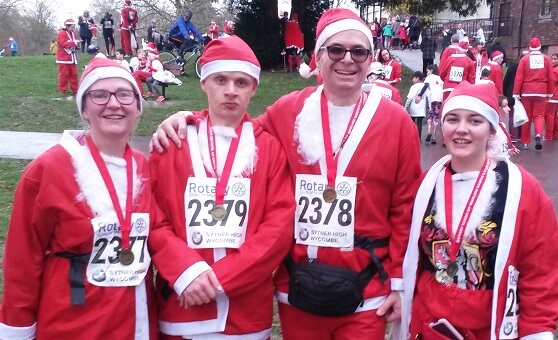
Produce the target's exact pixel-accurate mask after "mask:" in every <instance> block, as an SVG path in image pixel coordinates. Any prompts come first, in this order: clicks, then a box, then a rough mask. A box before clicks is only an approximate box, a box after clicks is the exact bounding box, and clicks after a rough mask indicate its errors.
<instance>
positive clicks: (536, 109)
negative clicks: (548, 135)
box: [521, 97, 546, 144]
mask: <svg viewBox="0 0 558 340" xmlns="http://www.w3.org/2000/svg"><path fill="white" fill-rule="evenodd" d="M521 103H522V104H523V106H525V111H526V112H527V117H528V118H529V121H528V122H527V123H525V124H523V125H522V126H521V143H523V144H529V143H531V122H534V123H535V135H541V136H544V109H545V107H546V98H545V97H521Z"/></svg>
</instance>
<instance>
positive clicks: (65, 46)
mask: <svg viewBox="0 0 558 340" xmlns="http://www.w3.org/2000/svg"><path fill="white" fill-rule="evenodd" d="M64 26H65V28H63V29H61V30H60V32H58V37H57V44H58V49H57V51H56V64H58V92H66V91H67V90H68V82H69V83H70V88H71V89H72V94H74V95H75V94H76V93H77V91H78V72H77V56H76V49H79V46H80V44H81V41H80V40H79V37H78V36H76V32H75V28H76V22H75V21H74V20H73V19H68V20H66V21H65V22H64Z"/></svg>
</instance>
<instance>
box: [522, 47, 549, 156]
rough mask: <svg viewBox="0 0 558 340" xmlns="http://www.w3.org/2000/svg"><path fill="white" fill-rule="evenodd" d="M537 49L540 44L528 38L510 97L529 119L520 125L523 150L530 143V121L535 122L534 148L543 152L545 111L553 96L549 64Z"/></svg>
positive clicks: (545, 56) (547, 59)
mask: <svg viewBox="0 0 558 340" xmlns="http://www.w3.org/2000/svg"><path fill="white" fill-rule="evenodd" d="M540 49H541V41H540V40H539V39H538V38H533V39H531V42H530V43H529V54H527V55H526V56H524V57H523V58H521V60H519V65H518V67H517V74H516V75H515V81H514V84H513V98H514V99H515V100H520V101H521V103H522V104H523V106H525V111H526V112H527V117H529V121H528V122H527V123H525V124H523V125H522V126H521V143H522V144H523V150H527V149H528V148H529V143H531V122H534V123H535V149H536V150H542V148H543V145H542V137H543V134H544V110H545V107H546V102H547V100H548V99H549V98H551V97H552V94H553V93H554V75H553V73H552V62H551V61H550V58H549V57H548V56H547V55H546V54H542V53H541V51H540Z"/></svg>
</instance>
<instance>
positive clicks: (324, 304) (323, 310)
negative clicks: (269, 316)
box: [285, 235, 389, 316]
mask: <svg viewBox="0 0 558 340" xmlns="http://www.w3.org/2000/svg"><path fill="white" fill-rule="evenodd" d="M388 244H389V237H388V238H383V239H379V240H374V239H370V238H365V237H361V236H357V235H355V247H358V248H362V249H366V250H368V251H369V253H370V256H371V259H372V262H371V263H370V265H368V266H367V267H366V268H365V269H363V270H362V271H360V272H356V271H354V270H351V269H348V268H344V267H338V266H331V265H328V264H322V263H318V262H317V261H313V262H311V263H309V262H303V263H294V261H293V259H292V258H291V257H290V255H289V256H287V258H286V259H285V265H286V267H287V271H288V272H289V275H290V277H291V278H290V281H289V298H288V299H289V303H290V304H291V305H292V306H294V307H296V308H299V309H301V310H303V311H305V312H308V313H311V314H315V315H321V316H342V315H348V314H352V313H354V312H355V310H356V309H357V308H358V307H359V305H362V304H363V303H364V298H363V291H364V288H365V287H366V285H367V284H368V283H369V282H370V280H372V277H373V276H374V275H375V274H376V273H378V272H379V273H380V277H381V279H382V282H385V281H386V280H387V273H386V272H385V270H384V268H383V266H382V263H381V261H380V259H379V258H378V257H377V256H376V254H375V253H374V252H373V249H374V248H381V247H387V246H388Z"/></svg>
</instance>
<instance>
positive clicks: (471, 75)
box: [467, 60, 476, 84]
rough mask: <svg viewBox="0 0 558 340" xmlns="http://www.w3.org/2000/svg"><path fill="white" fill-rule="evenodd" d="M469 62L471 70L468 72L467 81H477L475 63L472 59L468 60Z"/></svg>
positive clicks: (472, 82)
mask: <svg viewBox="0 0 558 340" xmlns="http://www.w3.org/2000/svg"><path fill="white" fill-rule="evenodd" d="M468 61H469V63H468V65H469V72H468V73H467V81H468V82H469V83H471V84H474V83H475V74H476V70H475V63H474V62H473V61H471V60H468Z"/></svg>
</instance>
